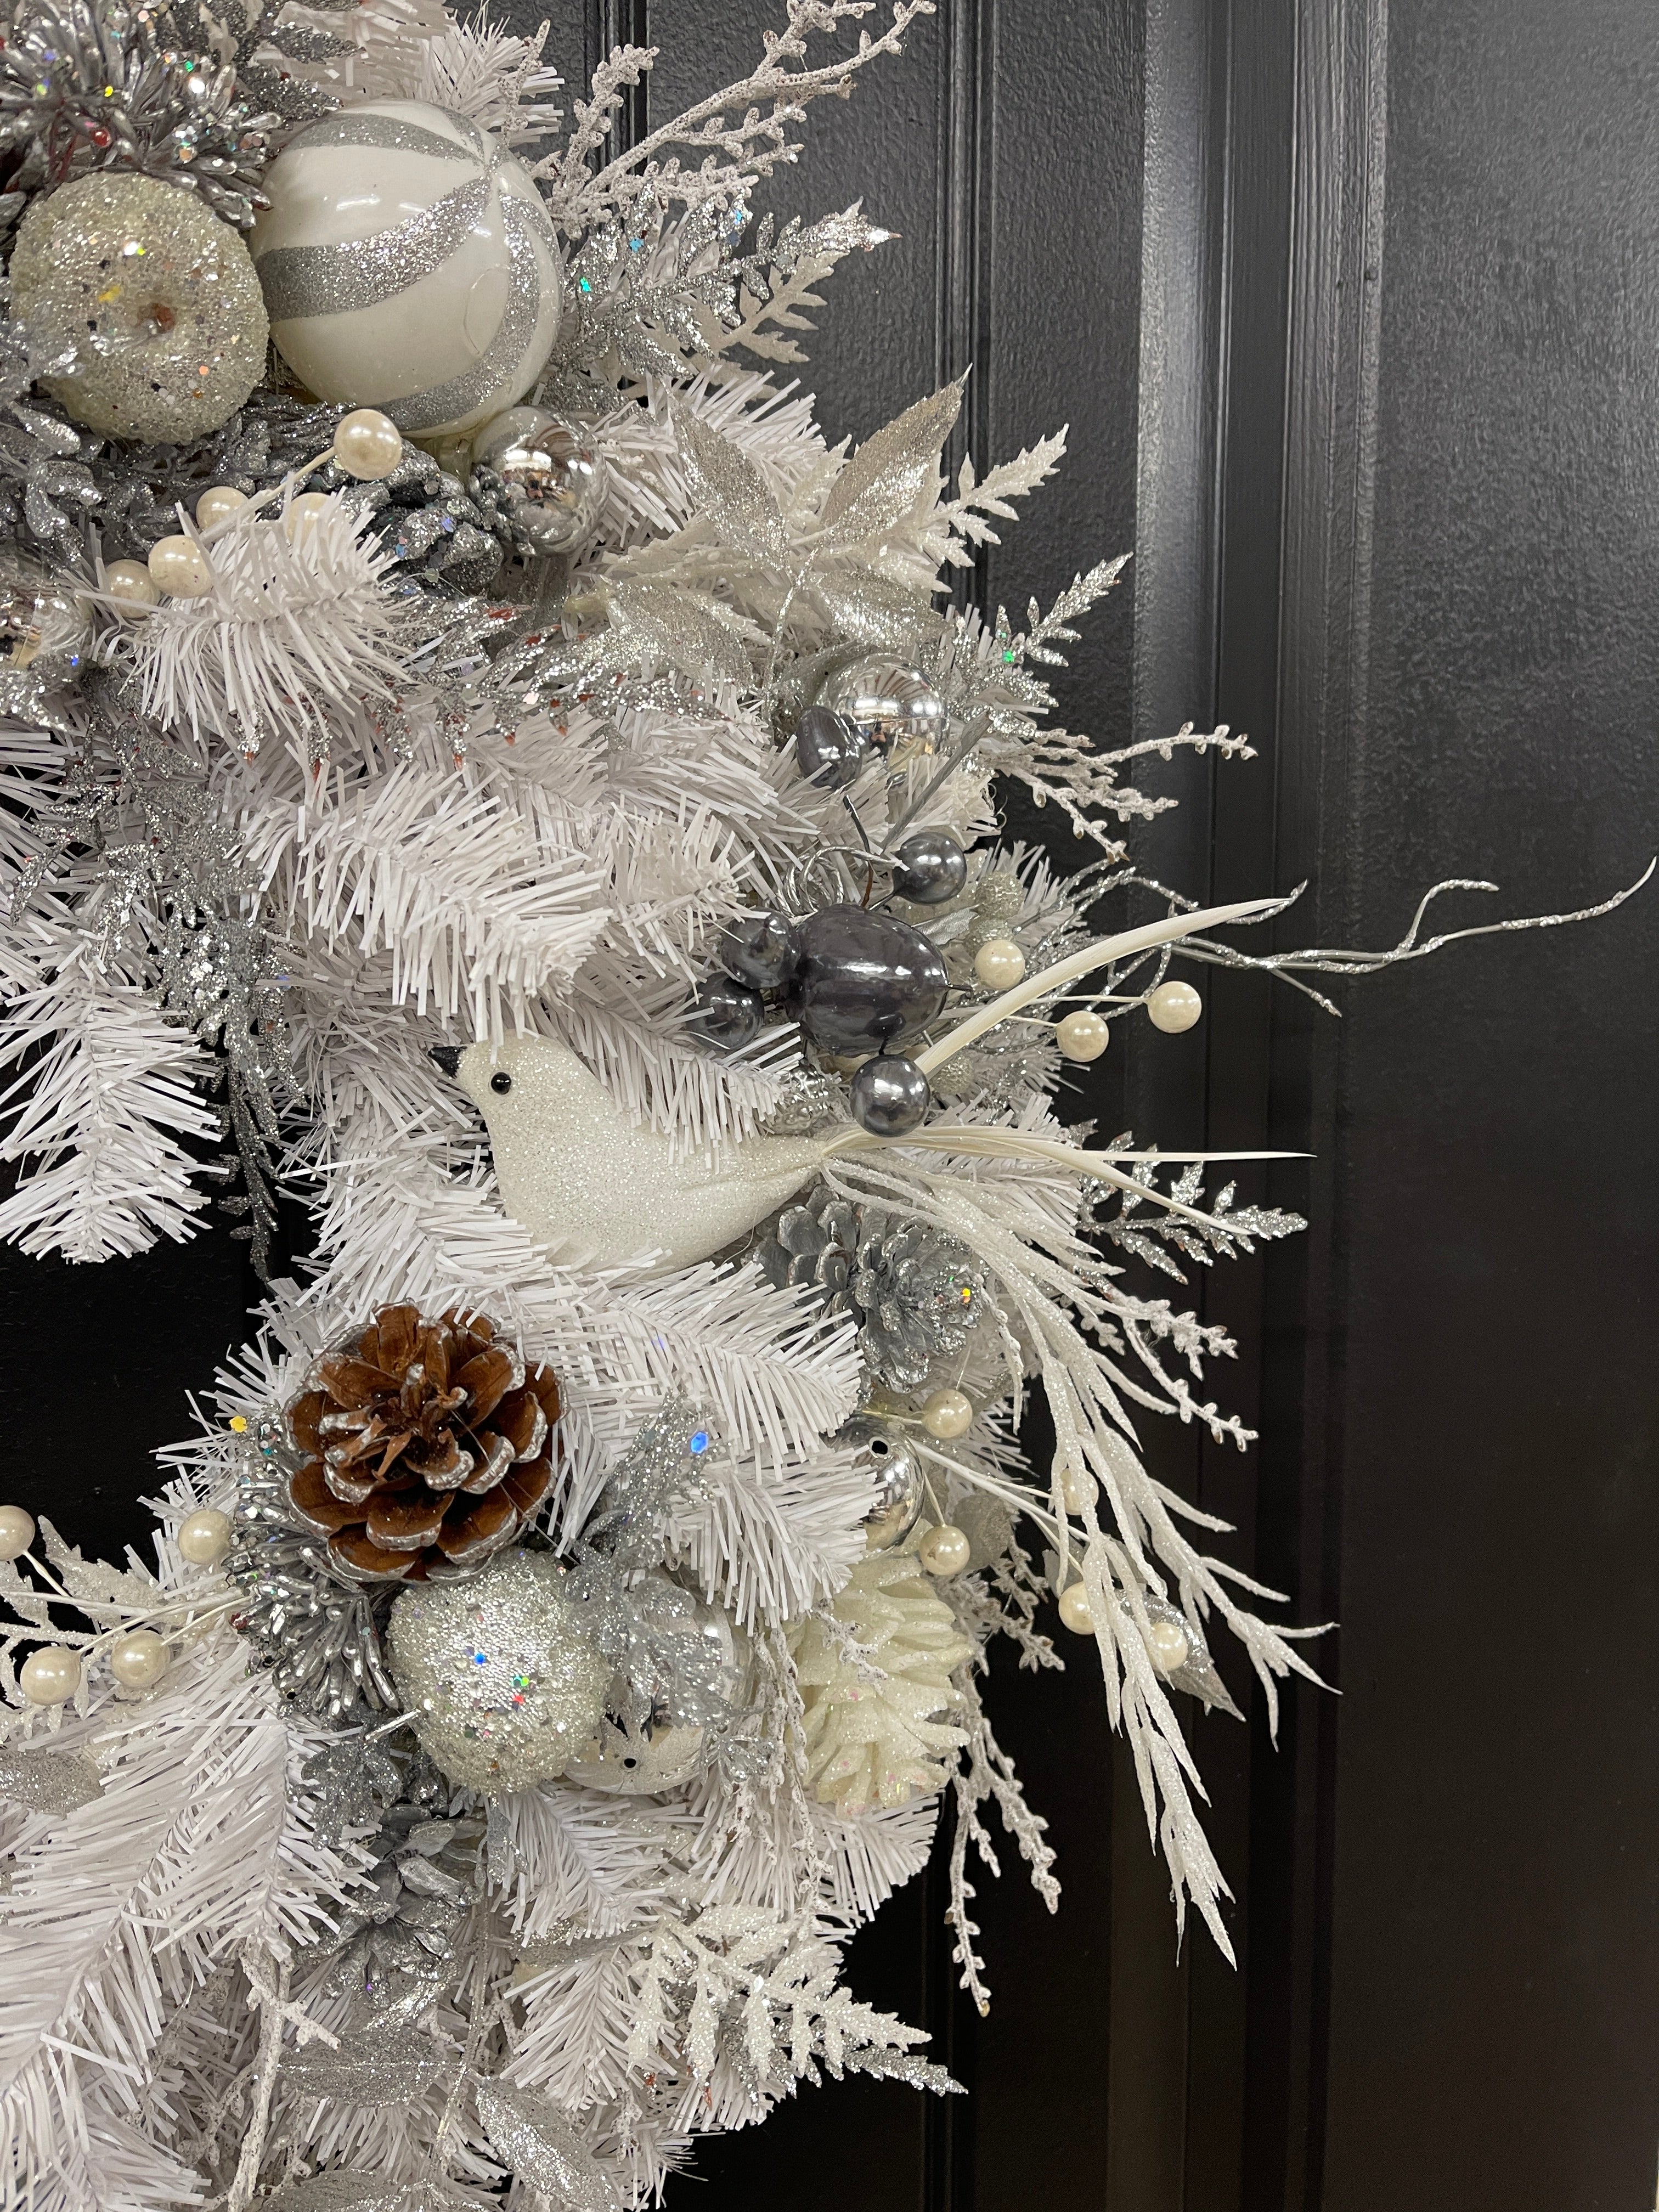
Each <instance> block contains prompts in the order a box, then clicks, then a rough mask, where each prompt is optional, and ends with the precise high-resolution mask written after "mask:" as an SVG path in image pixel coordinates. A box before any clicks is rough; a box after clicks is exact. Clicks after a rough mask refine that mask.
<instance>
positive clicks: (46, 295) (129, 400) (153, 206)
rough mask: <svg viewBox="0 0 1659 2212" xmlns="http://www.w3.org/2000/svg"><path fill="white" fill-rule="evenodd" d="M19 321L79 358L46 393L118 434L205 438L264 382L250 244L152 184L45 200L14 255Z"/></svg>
mask: <svg viewBox="0 0 1659 2212" xmlns="http://www.w3.org/2000/svg"><path fill="white" fill-rule="evenodd" d="M11 313H13V314H14V315H15V316H16V317H17V319H18V320H19V321H20V322H22V323H24V324H26V325H28V327H29V328H30V329H31V330H32V331H34V332H35V333H36V335H37V336H38V337H40V339H41V340H42V341H43V342H44V343H46V345H48V346H49V347H52V348H53V349H57V348H58V347H65V348H68V347H72V348H73V349H74V361H73V365H72V366H71V367H70V368H69V369H68V370H67V371H66V372H65V373H64V374H59V375H52V376H47V377H43V378H42V379H41V383H42V386H43V388H44V389H45V390H46V391H47V392H50V393H51V395H52V398H54V399H56V400H57V401H58V403H59V404H60V405H61V406H62V407H63V409H64V412H65V413H66V414H67V415H68V416H69V417H70V420H71V421H72V422H80V423H82V424H84V425H85V427H86V428H88V430H98V431H101V432H102V433H103V434H104V435H106V436H107V437H113V438H144V439H149V438H158V439H163V440H165V441H167V443H169V444H172V445H179V444H183V443H184V442H185V441H186V440H188V439H191V438H197V437H200V436H201V435H202V434H203V433H204V431H208V430H216V429H217V428H219V427H220V425H221V424H222V423H223V422H228V421H229V420H230V418H231V416H233V415H234V413H235V412H236V410H237V409H238V408H239V407H240V405H241V404H242V403H243V401H244V400H245V399H246V398H247V396H248V394H249V392H252V389H253V387H254V386H255V385H256V384H257V383H258V381H259V379H260V377H261V376H262V375H263V374H264V366H265V328H266V325H265V308H264V300H263V299H262V298H261V296H260V291H259V281H258V277H257V276H255V275H254V273H253V264H252V262H251V261H250V260H249V258H248V251H247V248H246V246H244V245H243V243H242V240H241V237H240V234H239V233H238V232H236V231H235V230H233V229H232V228H231V226H230V225H229V224H228V222H221V221H220V219H219V217H218V216H216V215H215V214H213V213H212V211H211V210H210V209H209V208H207V207H206V206H205V205H204V204H203V202H202V201H201V200H199V199H198V198H197V197H196V195H195V194H194V193H193V192H188V191H180V190H179V187H178V186H177V185H163V184H159V183H157V182H156V180H155V179H154V178H152V177H135V176H126V175H120V174H116V173H105V174H102V175H97V176H91V177H80V178H77V179H76V180H75V181H74V182H73V183H72V184H67V185H59V186H58V190H57V191H55V192H52V193H50V194H48V195H47V196H46V197H45V198H43V199H37V200H35V201H34V202H33V204H32V205H31V207H30V209H29V211H28V213H27V215H26V216H24V217H23V220H22V222H21V224H20V225H19V227H18V232H17V244H16V246H15V250H14V252H13V253H12V258H11Z"/></svg>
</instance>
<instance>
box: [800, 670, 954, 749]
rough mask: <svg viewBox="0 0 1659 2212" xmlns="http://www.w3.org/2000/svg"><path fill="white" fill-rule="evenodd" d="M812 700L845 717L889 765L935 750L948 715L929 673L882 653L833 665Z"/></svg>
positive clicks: (941, 736) (943, 732)
mask: <svg viewBox="0 0 1659 2212" xmlns="http://www.w3.org/2000/svg"><path fill="white" fill-rule="evenodd" d="M817 703H818V705H819V706H821V707H827V708H829V710H830V712H831V713H832V714H839V715H841V716H842V718H843V719H844V720H847V721H848V722H850V723H851V724H852V726H853V727H854V729H855V730H856V731H857V732H859V734H860V737H862V738H864V739H865V740H866V743H867V744H872V745H873V746H874V747H875V748H876V750H877V751H878V752H880V753H884V754H885V755H886V757H887V765H888V766H889V767H890V768H901V767H902V766H903V765H904V763H906V762H907V761H909V760H914V759H915V757H917V756H918V755H919V754H923V753H931V752H933V751H934V750H937V748H938V746H939V741H940V739H941V738H943V737H944V735H945V724H946V722H947V721H948V720H949V719H950V717H949V715H948V714H947V713H946V710H945V702H944V700H943V699H942V698H941V697H940V696H939V689H938V686H937V685H936V684H934V682H933V678H932V677H930V676H925V675H924V674H923V673H922V671H921V669H919V668H911V667H908V666H907V665H906V664H905V663H904V662H903V661H902V660H894V659H891V658H890V656H888V655H886V654H884V653H871V654H869V655H867V656H866V658H865V659H862V660H855V661H854V663H853V664H852V665H851V666H850V667H848V668H842V669H837V670H836V673H835V674H834V675H833V676H831V677H829V678H828V679H827V680H826V681H825V683H824V685H823V690H821V691H820V692H819V694H818V700H817Z"/></svg>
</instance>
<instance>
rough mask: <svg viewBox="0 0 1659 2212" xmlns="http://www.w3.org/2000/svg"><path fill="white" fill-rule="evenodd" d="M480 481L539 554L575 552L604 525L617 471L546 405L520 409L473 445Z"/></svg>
mask: <svg viewBox="0 0 1659 2212" xmlns="http://www.w3.org/2000/svg"><path fill="white" fill-rule="evenodd" d="M472 477H473V483H474V484H475V486H476V487H477V489H481V490H484V491H491V492H495V494H496V495H497V497H498V499H499V500H500V501H501V504H502V505H503V507H505V510H506V517H507V526H508V527H509V528H510V529H511V531H512V532H513V537H514V538H515V539H516V540H519V541H520V543H521V544H523V546H524V547H526V548H527V549H528V550H531V551H532V552H535V553H574V552H577V551H578V550H580V548H581V547H582V546H584V545H586V543H587V541H588V539H589V538H591V537H592V535H593V532H594V531H595V529H596V528H597V527H598V526H599V512H600V509H601V508H602V507H604V505H605V492H606V489H607V488H608V484H609V474H608V471H607V470H606V468H605V461H604V459H603V457H602V456H601V455H600V454H599V452H598V451H597V450H596V449H595V447H593V446H592V445H591V444H589V443H588V442H587V441H586V439H585V437H584V436H583V435H582V433H581V432H580V430H578V429H574V428H572V427H571V425H570V424H569V423H568V422H561V421H560V420H559V418H558V416H556V415H550V414H548V413H547V412H546V410H544V408H540V407H513V408H510V409H509V410H507V413H506V414H505V415H499V416H496V418H495V421H494V422H490V423H488V424H486V425H485V427H484V428H483V429H482V430H481V431H480V432H479V433H478V435H477V437H476V438H475V439H474V440H473V441H472Z"/></svg>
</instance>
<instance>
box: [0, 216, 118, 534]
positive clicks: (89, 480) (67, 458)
mask: <svg viewBox="0 0 1659 2212" xmlns="http://www.w3.org/2000/svg"><path fill="white" fill-rule="evenodd" d="M4 205H5V201H4V198H3V197H0V209H3V207H4ZM62 367H63V362H62V360H61V358H58V357H55V356H53V354H52V349H50V348H49V347H48V346H46V345H45V344H43V343H41V341H40V339H39V338H38V337H36V336H35V335H34V334H33V332H32V331H29V330H28V329H27V328H26V327H25V325H23V324H21V323H18V322H11V321H0V536H4V537H6V538H9V539H11V540H13V541H14V542H15V541H18V540H32V541H33V544H35V545H37V546H39V548H40V550H41V551H42V552H43V553H45V554H46V555H47V556H49V557H50V558H51V559H52V561H54V562H58V563H59V564H61V565H62V566H63V567H64V568H85V567H86V566H87V550H86V538H85V529H84V518H85V517H86V516H87V515H88V513H91V511H92V510H93V508H94V507H96V505H97V503H98V486H97V483H96V481H95V479H94V476H93V472H92V471H91V469H90V468H89V466H88V459H87V457H88V454H89V453H91V452H92V451H93V450H94V444H95V441H94V440H92V439H89V438H83V437H82V435H81V433H80V432H79V431H78V430H76V429H75V428H72V427H71V426H70V423H68V422H65V421H64V417H63V416H62V415H61V414H60V413H59V411H58V410H57V408H55V407H54V406H53V405H52V404H51V403H50V401H47V400H45V399H41V398H38V397H37V396H36V395H35V393H34V392H33V389H32V387H33V384H34V382H35V380H36V379H37V378H39V377H42V376H50V375H51V374H52V373H53V371H54V370H56V369H59V368H62Z"/></svg>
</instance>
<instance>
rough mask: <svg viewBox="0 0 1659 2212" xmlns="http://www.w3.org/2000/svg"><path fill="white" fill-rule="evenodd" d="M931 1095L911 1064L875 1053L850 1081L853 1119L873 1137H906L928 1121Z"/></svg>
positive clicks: (900, 1057)
mask: <svg viewBox="0 0 1659 2212" xmlns="http://www.w3.org/2000/svg"><path fill="white" fill-rule="evenodd" d="M848 1103H849V1105H850V1106H851V1109H852V1115H853V1119H854V1121H856V1122H857V1123H858V1125H859V1127H860V1129H862V1130H864V1131H865V1132H866V1133H867V1134H868V1135H870V1136H872V1137H906V1136H908V1134H909V1133H910V1132H911V1130H912V1129H915V1128H919V1127H921V1124H922V1122H923V1121H926V1120H927V1109H928V1108H929V1107H930V1106H931V1105H932V1104H933V1092H932V1091H930V1090H929V1089H928V1088H927V1077H926V1076H925V1075H924V1074H923V1073H922V1072H921V1069H920V1068H919V1067H918V1066H916V1063H915V1060H907V1059H906V1058H905V1057H904V1055H903V1054H902V1053H885V1052H884V1053H878V1054H876V1056H875V1057H874V1058H873V1059H872V1060H866V1061H865V1063H864V1065H863V1066H862V1067H861V1068H860V1069H859V1071H858V1073H857V1074H856V1075H854V1078H853V1088H852V1097H851V1098H850V1100H849V1101H848Z"/></svg>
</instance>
